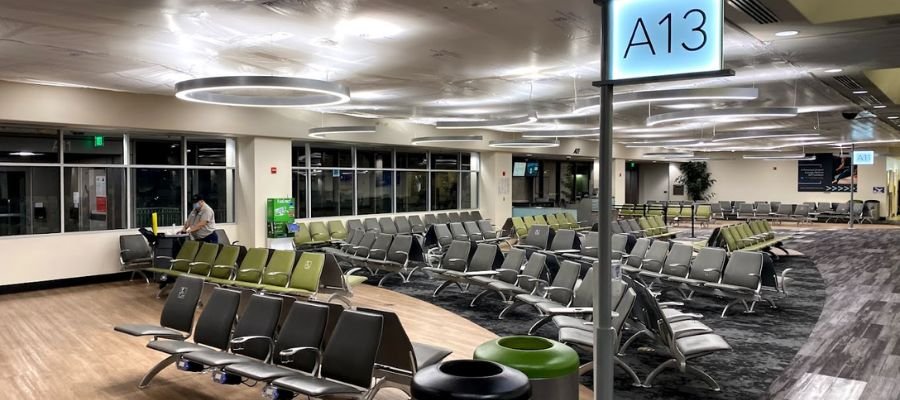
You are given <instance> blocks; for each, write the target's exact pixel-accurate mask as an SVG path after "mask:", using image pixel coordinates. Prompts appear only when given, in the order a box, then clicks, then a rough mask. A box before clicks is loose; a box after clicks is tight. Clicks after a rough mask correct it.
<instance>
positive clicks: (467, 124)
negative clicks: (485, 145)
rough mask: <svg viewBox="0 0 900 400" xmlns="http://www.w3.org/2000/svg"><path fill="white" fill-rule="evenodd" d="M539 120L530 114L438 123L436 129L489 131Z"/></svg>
mask: <svg viewBox="0 0 900 400" xmlns="http://www.w3.org/2000/svg"><path fill="white" fill-rule="evenodd" d="M537 120H538V118H537V116H536V115H534V114H528V115H524V116H521V117H513V118H500V119H492V120H481V121H438V122H437V124H435V127H436V128H438V129H488V128H501V127H504V126H516V125H523V124H530V123H532V122H537Z"/></svg>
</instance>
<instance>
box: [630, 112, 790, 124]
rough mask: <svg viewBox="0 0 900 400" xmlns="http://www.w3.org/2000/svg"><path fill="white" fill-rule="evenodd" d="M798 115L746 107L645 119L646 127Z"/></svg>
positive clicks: (663, 115) (680, 113) (670, 114)
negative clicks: (674, 123) (688, 122)
mask: <svg viewBox="0 0 900 400" xmlns="http://www.w3.org/2000/svg"><path fill="white" fill-rule="evenodd" d="M798 113H799V111H798V110H797V108H795V107H746V108H713V109H697V110H685V111H676V112H670V113H665V114H657V115H653V116H651V117H649V118H647V126H654V125H659V124H665V123H671V122H680V121H692V120H707V121H709V120H717V121H721V120H723V119H732V118H737V119H744V118H791V117H796V116H797V114H798Z"/></svg>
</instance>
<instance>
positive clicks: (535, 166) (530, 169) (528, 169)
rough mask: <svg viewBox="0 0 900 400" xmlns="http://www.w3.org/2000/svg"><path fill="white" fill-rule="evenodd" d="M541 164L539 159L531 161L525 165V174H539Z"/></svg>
mask: <svg viewBox="0 0 900 400" xmlns="http://www.w3.org/2000/svg"><path fill="white" fill-rule="evenodd" d="M539 169H540V164H539V163H538V162H537V161H529V162H528V164H526V166H525V176H538V170H539Z"/></svg>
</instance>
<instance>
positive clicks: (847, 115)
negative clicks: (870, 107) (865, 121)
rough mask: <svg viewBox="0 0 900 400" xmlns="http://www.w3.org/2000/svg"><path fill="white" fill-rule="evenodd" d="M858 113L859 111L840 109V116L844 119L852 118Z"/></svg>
mask: <svg viewBox="0 0 900 400" xmlns="http://www.w3.org/2000/svg"><path fill="white" fill-rule="evenodd" d="M858 115H859V111H842V112H841V116H842V117H844V119H846V120H851V121H852V120H854V119H856V116H858Z"/></svg>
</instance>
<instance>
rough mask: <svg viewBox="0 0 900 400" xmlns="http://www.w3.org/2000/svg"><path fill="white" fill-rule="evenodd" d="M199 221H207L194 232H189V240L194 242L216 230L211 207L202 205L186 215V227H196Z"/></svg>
mask: <svg viewBox="0 0 900 400" xmlns="http://www.w3.org/2000/svg"><path fill="white" fill-rule="evenodd" d="M200 221H207V222H206V225H205V226H204V227H202V228H200V229H198V230H197V231H196V232H191V238H193V239H194V240H200V239H203V238H205V237H207V236H209V235H210V234H212V233H213V232H214V231H215V230H216V213H215V212H214V211H213V209H212V207H210V206H208V205H206V204H204V205H203V206H202V207H200V208H198V209H196V210H192V211H191V213H190V214H188V227H192V226H194V225H196V224H197V223H198V222H200Z"/></svg>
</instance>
